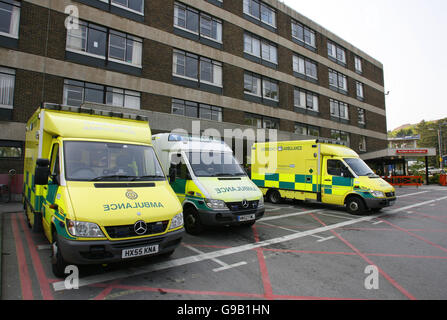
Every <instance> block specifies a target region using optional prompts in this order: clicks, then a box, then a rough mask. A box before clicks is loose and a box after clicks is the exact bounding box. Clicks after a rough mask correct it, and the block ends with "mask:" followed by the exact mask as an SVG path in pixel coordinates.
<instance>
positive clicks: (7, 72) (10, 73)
mask: <svg viewBox="0 0 447 320" xmlns="http://www.w3.org/2000/svg"><path fill="white" fill-rule="evenodd" d="M3 76H5V79H6V80H7V81H10V82H11V83H12V87H11V88H8V89H9V94H8V101H9V100H11V101H9V102H10V103H11V104H3V101H2V100H3V99H0V108H1V109H8V110H12V109H13V108H14V99H15V88H16V70H15V69H11V68H5V67H2V66H0V77H3ZM8 78H9V79H8ZM0 90H1V91H0V93H3V92H4V90H3V89H2V88H1V87H0ZM5 92H6V88H5ZM0 98H2V96H0ZM5 101H6V100H5Z"/></svg>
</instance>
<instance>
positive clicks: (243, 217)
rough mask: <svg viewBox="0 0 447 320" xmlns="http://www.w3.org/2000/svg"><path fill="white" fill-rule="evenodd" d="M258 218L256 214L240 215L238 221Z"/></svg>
mask: <svg viewBox="0 0 447 320" xmlns="http://www.w3.org/2000/svg"><path fill="white" fill-rule="evenodd" d="M255 218H256V216H255V214H254V213H253V214H246V215H243V216H238V217H237V220H238V221H249V220H254V219H255Z"/></svg>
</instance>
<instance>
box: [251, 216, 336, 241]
mask: <svg viewBox="0 0 447 320" xmlns="http://www.w3.org/2000/svg"><path fill="white" fill-rule="evenodd" d="M258 223H260V224H263V225H266V226H270V227H275V228H278V229H282V230H286V231H291V232H296V230H294V229H289V228H286V227H281V226H277V225H274V224H270V223H265V222H263V221H260V222H258ZM310 236H311V237H314V238H318V240H317V242H323V241H326V240H330V239H332V238H334V237H333V236H330V237H327V238H324V237H321V236H317V235H316V234H311V235H310Z"/></svg>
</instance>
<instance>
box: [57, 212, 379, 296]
mask: <svg viewBox="0 0 447 320" xmlns="http://www.w3.org/2000/svg"><path fill="white" fill-rule="evenodd" d="M308 213H309V212H308ZM373 218H375V217H363V218H358V219H354V220H349V221H344V222H340V223H336V224H332V225H329V226H324V227H320V228H316V229H312V230H307V231H303V232H296V233H293V234H290V235H286V236H282V237H278V238H273V239H269V240H264V241H259V242H256V243H250V244H245V245H241V246H237V247H231V248H227V249H221V250H217V251H213V252H208V253H203V254H199V255H196V256H190V257H184V258H179V259H173V260H167V261H163V262H158V263H154V264H151V265H147V266H144V267H139V268H127V269H126V270H120V271H113V272H109V273H105V274H99V275H94V276H88V277H85V278H81V279H79V287H84V286H88V285H91V284H95V283H102V282H107V281H112V280H117V279H122V278H127V277H132V276H137V275H140V274H146V273H150V272H154V271H160V270H165V269H169V268H173V267H179V266H184V265H188V264H192V263H195V262H200V261H204V260H211V259H215V258H219V257H222V256H226V255H231V254H236V253H241V252H244V251H249V250H252V249H256V248H261V247H266V246H270V245H273V244H277V243H281V242H287V241H291V240H296V239H299V238H303V237H307V236H310V235H314V234H317V233H322V232H327V231H330V230H333V229H337V228H342V227H345V226H349V225H352V224H356V223H359V222H363V221H370V220H371V219H373ZM53 289H54V290H55V291H61V290H65V289H66V288H65V283H64V281H59V282H54V283H53Z"/></svg>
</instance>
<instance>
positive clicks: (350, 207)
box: [346, 196, 366, 215]
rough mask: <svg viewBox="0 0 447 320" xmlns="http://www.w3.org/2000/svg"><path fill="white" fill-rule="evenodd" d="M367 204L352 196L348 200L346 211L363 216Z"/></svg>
mask: <svg viewBox="0 0 447 320" xmlns="http://www.w3.org/2000/svg"><path fill="white" fill-rule="evenodd" d="M365 208H366V207H365V203H364V202H363V200H362V199H361V198H360V197H357V196H351V197H348V198H347V199H346V210H347V211H348V212H349V213H350V214H353V215H361V214H362V213H364V212H365Z"/></svg>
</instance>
